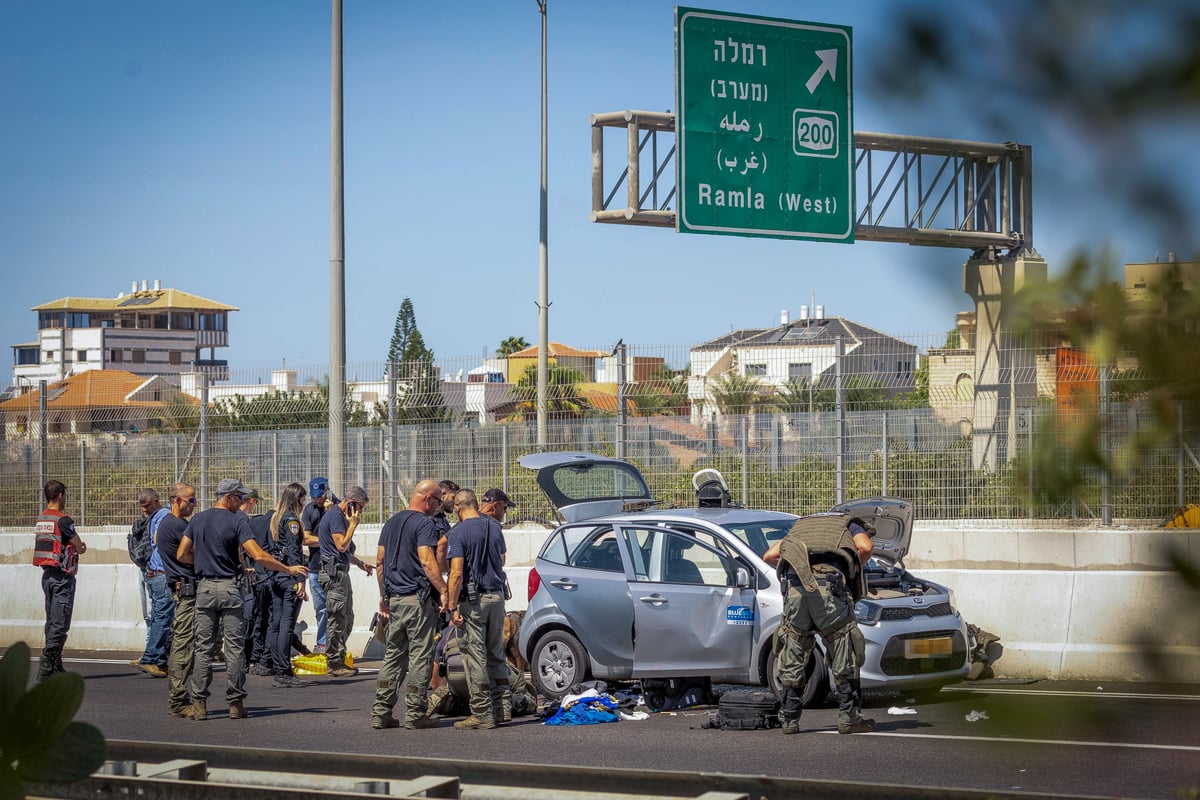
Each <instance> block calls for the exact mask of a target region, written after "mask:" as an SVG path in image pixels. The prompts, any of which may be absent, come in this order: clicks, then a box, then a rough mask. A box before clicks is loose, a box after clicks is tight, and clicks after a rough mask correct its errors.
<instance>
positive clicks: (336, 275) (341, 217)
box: [329, 0, 346, 492]
mask: <svg viewBox="0 0 1200 800" xmlns="http://www.w3.org/2000/svg"><path fill="white" fill-rule="evenodd" d="M332 27H333V41H332V46H331V49H332V51H333V53H332V62H333V63H332V70H331V80H330V88H329V95H330V103H329V105H330V120H329V480H330V481H332V483H333V486H335V487H337V489H338V491H342V492H344V491H345V490H346V487H345V486H344V485H343V480H344V478H345V474H344V473H345V433H346V419H345V409H346V397H345V392H346V234H345V221H346V209H345V179H344V169H343V167H344V164H345V154H344V150H343V138H342V0H333V25H332Z"/></svg>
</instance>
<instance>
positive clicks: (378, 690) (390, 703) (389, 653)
mask: <svg viewBox="0 0 1200 800" xmlns="http://www.w3.org/2000/svg"><path fill="white" fill-rule="evenodd" d="M437 629H438V614H437V606H436V604H435V603H434V600H433V598H432V597H431V598H430V599H429V600H427V601H425V603H424V604H421V603H418V602H417V597H416V595H408V596H406V597H392V598H390V599H389V600H388V628H387V650H385V651H384V654H383V665H382V666H381V667H380V668H379V678H378V680H376V682H375V704H374V705H373V706H372V707H371V715H372V716H374V717H386V716H388V715H390V714H391V713H392V709H394V708H395V707H396V702H397V700H399V694H400V684H402V683H404V680H405V678H407V679H408V689H407V691H406V692H405V696H404V707H405V710H404V721H405V722H412V721H413V720H415V719H419V718H421V717H423V716H425V709H426V704H427V703H428V700H429V678H430V676H432V674H433V653H434V642H435V638H436V636H437Z"/></svg>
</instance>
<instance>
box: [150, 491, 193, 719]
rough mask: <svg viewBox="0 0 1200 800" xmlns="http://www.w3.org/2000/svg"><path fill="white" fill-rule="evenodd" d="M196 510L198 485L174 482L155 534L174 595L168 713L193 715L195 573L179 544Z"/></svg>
mask: <svg viewBox="0 0 1200 800" xmlns="http://www.w3.org/2000/svg"><path fill="white" fill-rule="evenodd" d="M195 510H196V489H195V487H194V486H192V485H191V484H187V483H177V484H175V485H174V486H172V487H171V497H170V506H169V507H168V512H169V513H168V514H167V516H165V517H163V519H162V521H161V522H160V523H158V536H157V538H156V546H157V547H158V556H159V558H161V559H162V565H163V572H164V574H165V576H166V579H167V588H168V589H169V590H170V591H171V592H172V593H173V595H174V598H175V618H174V620H173V621H172V623H171V647H170V653H169V655H168V657H167V713H168V714H170V715H171V716H172V717H190V716H191V715H192V701H191V698H190V697H189V696H188V690H187V679H188V675H190V674H191V672H192V666H193V664H194V661H195V644H196V573H195V571H194V570H193V569H192V565H191V564H186V563H184V562H182V561H180V560H179V544H180V542H182V541H183V537H184V535H185V533H186V531H187V524H188V523H187V521H188V517H190V516H191V515H192V512H193V511H195Z"/></svg>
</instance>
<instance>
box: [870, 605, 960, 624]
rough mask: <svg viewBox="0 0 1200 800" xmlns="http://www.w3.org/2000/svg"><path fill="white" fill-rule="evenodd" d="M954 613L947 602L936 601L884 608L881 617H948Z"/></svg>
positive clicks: (893, 618) (889, 618)
mask: <svg viewBox="0 0 1200 800" xmlns="http://www.w3.org/2000/svg"><path fill="white" fill-rule="evenodd" d="M953 613H954V609H953V608H951V607H950V604H949V603H937V604H935V605H932V606H921V607H912V606H909V607H906V608H884V609H883V616H882V617H881V619H885V620H897V619H912V618H913V617H948V616H950V615H951V614H953Z"/></svg>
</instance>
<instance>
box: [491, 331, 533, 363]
mask: <svg viewBox="0 0 1200 800" xmlns="http://www.w3.org/2000/svg"><path fill="white" fill-rule="evenodd" d="M526 347H529V342H527V341H525V337H524V336H509V337H508V338H507V339H505V340H504V341H502V342H500V346H499V347H497V348H496V355H497V356H499V357H500V358H507V357H508V356H511V355H512V354H513V353H519V352H520V351H522V350H524V349H525V348H526Z"/></svg>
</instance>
